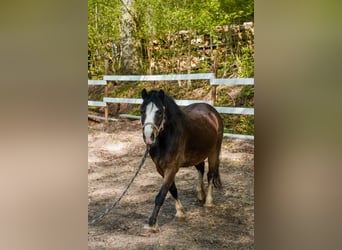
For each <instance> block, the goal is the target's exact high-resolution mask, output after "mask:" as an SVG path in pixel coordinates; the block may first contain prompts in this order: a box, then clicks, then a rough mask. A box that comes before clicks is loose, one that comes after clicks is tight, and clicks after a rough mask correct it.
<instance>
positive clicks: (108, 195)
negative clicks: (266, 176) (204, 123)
mask: <svg viewBox="0 0 342 250" xmlns="http://www.w3.org/2000/svg"><path fill="white" fill-rule="evenodd" d="M144 151H145V145H144V143H143V139H142V135H141V128H140V122H139V121H137V120H136V121H125V120H123V121H117V122H109V123H108V124H104V123H95V122H89V125H88V212H89V215H88V217H89V220H91V219H93V218H94V216H96V215H98V214H100V213H102V212H103V211H104V210H105V209H106V208H107V207H109V206H110V205H111V204H112V203H113V202H114V201H115V200H116V199H117V198H118V197H119V196H120V194H121V193H122V192H123V190H124V189H125V188H126V186H127V184H128V182H129V180H130V179H131V178H132V176H133V175H134V173H135V171H136V169H137V168H138V165H139V163H140V161H141V158H142V156H143V154H144ZM220 159H221V164H220V174H221V180H222V185H223V188H222V190H217V189H214V194H213V198H214V207H212V208H205V207H203V206H202V205H200V204H199V203H198V202H197V198H196V197H197V196H196V189H195V184H196V181H197V171H196V169H195V167H190V168H184V169H181V170H180V171H179V172H178V174H177V176H176V185H177V188H178V195H179V197H180V200H181V201H182V203H183V205H184V208H185V210H186V218H185V220H176V219H175V213H176V209H175V203H174V200H173V198H172V197H171V195H170V194H168V195H167V197H166V200H165V202H164V205H163V206H162V208H161V210H160V213H159V217H158V225H159V228H160V231H159V232H158V233H152V234H150V235H148V236H146V235H145V234H143V233H142V231H143V230H142V229H143V225H144V224H147V221H148V218H149V216H150V215H151V213H152V210H153V207H154V199H155V196H156V194H157V193H158V191H159V188H160V187H161V184H162V178H161V177H160V176H159V174H158V173H157V171H156V170H155V167H154V164H153V162H152V160H151V158H150V157H148V158H147V159H146V162H145V165H144V166H143V168H142V169H141V171H140V173H139V174H138V176H137V178H136V179H135V180H134V182H133V184H132V186H131V188H130V189H129V190H128V192H127V193H126V195H125V196H124V197H123V198H122V200H121V201H120V203H119V204H118V205H117V206H116V207H115V208H114V209H113V210H112V211H111V212H110V213H109V214H108V215H107V216H106V217H104V219H103V220H102V221H100V222H99V223H97V224H95V225H92V226H89V227H88V249H97V250H98V249H144V250H145V249H184V250H185V249H186V250H188V249H253V248H254V142H253V141H250V140H237V139H227V138H225V139H224V142H223V145H222V151H221V157H220ZM206 167H207V164H206ZM205 176H206V175H205ZM205 180H206V178H205ZM205 190H207V182H206V181H205Z"/></svg>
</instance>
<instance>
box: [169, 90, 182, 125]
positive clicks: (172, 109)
mask: <svg viewBox="0 0 342 250" xmlns="http://www.w3.org/2000/svg"><path fill="white" fill-rule="evenodd" d="M164 105H165V113H166V126H167V127H171V128H174V129H176V130H177V129H180V128H181V126H182V122H183V120H184V113H183V111H182V110H181V109H180V108H179V106H178V105H177V103H176V102H175V100H174V99H173V98H172V97H170V96H169V95H167V94H165V95H164Z"/></svg>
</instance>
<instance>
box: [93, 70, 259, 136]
mask: <svg viewBox="0 0 342 250" xmlns="http://www.w3.org/2000/svg"><path fill="white" fill-rule="evenodd" d="M188 80H207V81H208V83H209V84H210V85H211V86H212V88H211V100H210V101H206V100H175V102H176V103H177V104H178V105H179V106H187V105H190V104H192V103H199V102H202V103H203V102H205V103H208V104H210V105H212V106H213V107H214V108H215V109H216V110H217V111H218V112H219V113H221V114H242V115H254V108H244V107H217V106H215V103H216V91H217V86H219V85H225V86H235V85H254V78H215V74H214V73H197V74H172V75H104V77H103V80H88V86H91V85H99V86H104V87H105V88H104V97H103V99H102V101H92V100H88V106H93V107H103V108H104V111H105V114H104V117H102V116H94V115H88V117H89V118H93V119H101V120H105V121H106V122H108V121H116V120H117V119H115V118H110V117H108V104H109V103H128V104H136V105H140V104H141V103H142V101H143V100H142V99H140V98H116V97H108V83H109V82H118V81H135V82H138V81H144V82H145V81H173V82H175V81H188ZM119 117H122V118H129V119H140V116H134V115H129V114H120V115H119ZM224 136H225V137H230V138H237V139H249V140H254V136H252V135H243V134H230V133H224Z"/></svg>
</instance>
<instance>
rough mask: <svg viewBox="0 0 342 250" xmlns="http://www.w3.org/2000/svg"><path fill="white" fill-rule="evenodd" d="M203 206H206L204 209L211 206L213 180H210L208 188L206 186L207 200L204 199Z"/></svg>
mask: <svg viewBox="0 0 342 250" xmlns="http://www.w3.org/2000/svg"><path fill="white" fill-rule="evenodd" d="M204 206H206V207H212V206H213V180H212V179H211V181H210V183H209V186H208V194H207V198H206V199H205V204H204Z"/></svg>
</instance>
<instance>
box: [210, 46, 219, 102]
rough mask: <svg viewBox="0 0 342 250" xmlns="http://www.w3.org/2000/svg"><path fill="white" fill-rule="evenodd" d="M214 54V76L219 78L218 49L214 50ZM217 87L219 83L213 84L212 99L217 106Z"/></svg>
mask: <svg viewBox="0 0 342 250" xmlns="http://www.w3.org/2000/svg"><path fill="white" fill-rule="evenodd" d="M213 55H214V63H213V72H214V77H215V78H217V68H218V53H217V51H216V50H214V51H213ZM216 87H217V85H212V86H211V100H212V102H213V106H215V104H216Z"/></svg>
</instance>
